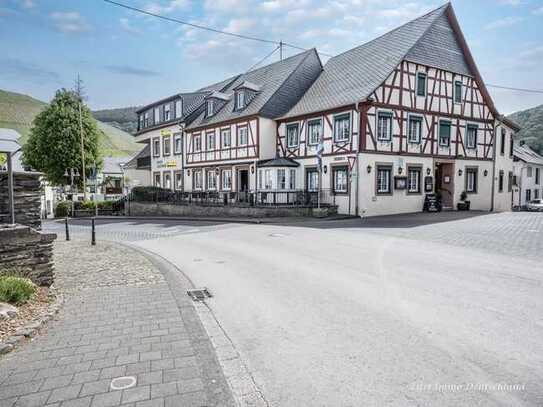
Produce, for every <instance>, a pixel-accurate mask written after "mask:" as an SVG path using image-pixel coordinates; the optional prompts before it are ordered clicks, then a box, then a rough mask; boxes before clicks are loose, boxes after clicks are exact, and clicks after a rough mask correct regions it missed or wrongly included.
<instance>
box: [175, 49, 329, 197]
mask: <svg viewBox="0 0 543 407" xmlns="http://www.w3.org/2000/svg"><path fill="white" fill-rule="evenodd" d="M321 70H322V64H321V61H320V59H319V57H318V55H317V52H316V50H315V49H311V50H309V51H305V52H302V53H300V54H297V55H294V56H291V57H289V58H286V59H284V60H282V61H279V62H275V63H273V64H269V65H266V66H264V67H261V68H257V69H254V70H251V71H249V72H247V73H245V74H242V75H240V76H239V77H238V78H237V79H236V80H235V81H233V82H232V83H231V84H230V85H229V86H228V87H226V88H225V89H223V90H221V91H216V92H213V93H210V94H208V95H206V96H205V98H204V103H203V109H202V111H201V113H199V115H198V117H197V118H196V119H195V120H194V121H192V122H191V124H190V125H188V126H186V128H185V155H184V161H185V168H186V172H185V173H186V175H185V185H186V190H188V191H192V192H197V191H207V192H219V191H221V192H240V193H245V192H254V191H256V190H257V189H258V183H257V175H258V174H259V173H260V172H259V170H258V168H259V164H263V165H264V163H265V162H266V163H268V162H269V160H270V159H273V158H274V157H275V155H276V146H275V140H276V138H275V134H276V122H275V121H274V119H276V118H277V117H279V116H282V115H284V114H285V113H286V112H288V111H289V110H290V109H291V108H292V106H294V104H295V103H296V102H297V101H298V100H299V99H300V98H301V97H302V95H303V94H304V93H305V92H306V91H307V89H308V88H309V86H311V84H312V83H313V82H314V80H315V79H316V78H317V76H318V75H319V73H320V72H321ZM260 182H261V185H262V180H261V181H260ZM274 182H275V181H274ZM270 185H271V184H270Z"/></svg>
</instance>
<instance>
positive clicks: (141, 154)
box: [124, 143, 151, 168]
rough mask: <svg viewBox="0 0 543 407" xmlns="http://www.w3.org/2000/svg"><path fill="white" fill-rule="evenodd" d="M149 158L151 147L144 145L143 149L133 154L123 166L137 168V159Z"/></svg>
mask: <svg viewBox="0 0 543 407" xmlns="http://www.w3.org/2000/svg"><path fill="white" fill-rule="evenodd" d="M147 157H151V145H150V144H149V143H148V144H145V147H143V148H142V149H141V150H140V151H139V152H137V153H136V154H134V155H133V156H132V157H131V158H130V159H129V160H128V161H127V162H126V163H125V165H124V167H125V168H137V166H138V158H147Z"/></svg>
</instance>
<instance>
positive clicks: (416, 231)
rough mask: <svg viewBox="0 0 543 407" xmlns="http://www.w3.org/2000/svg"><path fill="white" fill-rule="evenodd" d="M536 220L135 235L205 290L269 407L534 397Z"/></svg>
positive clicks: (541, 386) (540, 289)
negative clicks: (146, 237)
mask: <svg viewBox="0 0 543 407" xmlns="http://www.w3.org/2000/svg"><path fill="white" fill-rule="evenodd" d="M538 215H539V214H530V215H524V214H507V215H501V214H497V215H487V216H482V217H475V218H472V219H469V220H463V221H453V222H447V223H443V224H437V225H436V224H434V225H428V226H421V227H419V228H417V227H411V228H410V229H409V230H400V229H398V230H394V231H393V232H390V233H389V232H388V231H383V230H378V225H376V226H375V228H374V229H363V228H356V227H352V226H351V225H349V226H348V228H337V229H330V228H327V229H322V228H312V227H293V226H279V225H222V226H221V225H219V226H216V225H215V226H208V227H206V226H199V227H198V228H197V231H193V232H191V233H186V230H185V231H183V230H176V232H175V233H170V234H168V235H163V236H159V235H157V236H156V237H155V238H154V239H152V240H141V239H135V240H139V241H138V242H136V243H134V244H136V245H139V246H141V247H143V248H146V249H148V250H151V251H153V252H155V253H158V254H160V255H162V256H163V257H165V258H166V259H168V260H170V261H171V262H173V263H174V264H176V265H177V266H178V267H179V268H180V269H182V270H183V272H184V273H185V274H186V275H187V276H188V277H189V278H190V279H192V281H193V282H194V284H196V285H197V286H206V287H208V288H209V289H210V291H211V292H212V293H213V295H214V297H213V298H212V299H210V300H208V303H209V305H210V307H211V309H212V310H213V312H214V314H215V316H216V318H217V320H218V322H219V323H220V324H221V326H222V327H223V328H224V329H225V331H226V332H227V334H228V335H229V336H230V338H231V340H232V342H233V344H234V346H235V347H236V349H237V351H238V352H239V353H240V354H241V356H242V358H243V359H244V361H245V363H246V364H247V366H248V368H249V370H250V372H251V373H252V374H253V376H254V379H255V381H256V383H257V384H258V386H259V387H260V388H261V389H262V391H263V394H264V396H265V398H266V400H267V401H268V403H269V405H270V406H402V407H405V406H541V405H543V267H542V266H541V264H542V263H541V256H543V254H542V253H541V252H540V253H533V254H534V256H531V257H530V258H528V257H527V256H526V253H531V252H532V251H533V250H538V248H539V247H540V243H536V244H535V245H534V243H533V239H536V240H537V241H538V242H541V239H542V237H543V222H542V221H541V219H542V218H541V217H539V218H536V217H537V216H538ZM519 216H528V217H523V218H522V219H521V218H520V217H519ZM462 222H463V223H462ZM153 230H154V229H153ZM470 231H476V232H470ZM529 231H531V232H530V233H531V234H530V233H528V232H529ZM499 233H502V234H503V236H502V237H501V238H499ZM419 235H420V236H419ZM526 236H528V238H527V237H526ZM463 238H465V240H466V241H467V242H468V243H467V244H464V243H463V240H462V239H463ZM447 239H449V240H450V241H449V240H447ZM488 242H490V243H488ZM506 247H513V248H515V250H516V251H515V252H513V251H512V250H509V251H508V250H505V248H506ZM517 248H518V250H517ZM504 253H505V254H504ZM538 257H539V258H538Z"/></svg>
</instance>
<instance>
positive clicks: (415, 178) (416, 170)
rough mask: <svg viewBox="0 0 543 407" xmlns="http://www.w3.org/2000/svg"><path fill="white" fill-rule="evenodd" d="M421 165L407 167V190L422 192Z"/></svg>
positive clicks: (414, 192)
mask: <svg viewBox="0 0 543 407" xmlns="http://www.w3.org/2000/svg"><path fill="white" fill-rule="evenodd" d="M421 172H422V169H421V167H407V192H408V193H410V194H419V193H420V179H421Z"/></svg>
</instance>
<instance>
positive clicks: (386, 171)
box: [375, 165, 392, 195]
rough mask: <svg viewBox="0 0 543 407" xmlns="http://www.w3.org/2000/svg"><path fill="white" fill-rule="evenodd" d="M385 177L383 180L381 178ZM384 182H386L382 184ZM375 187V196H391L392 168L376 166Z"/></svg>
mask: <svg viewBox="0 0 543 407" xmlns="http://www.w3.org/2000/svg"><path fill="white" fill-rule="evenodd" d="M383 175H386V177H385V178H383V177H382V176H383ZM385 180H386V182H384V181H385ZM375 182H376V185H375V191H376V193H377V195H391V194H392V166H391V165H377V169H376V181H375Z"/></svg>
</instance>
